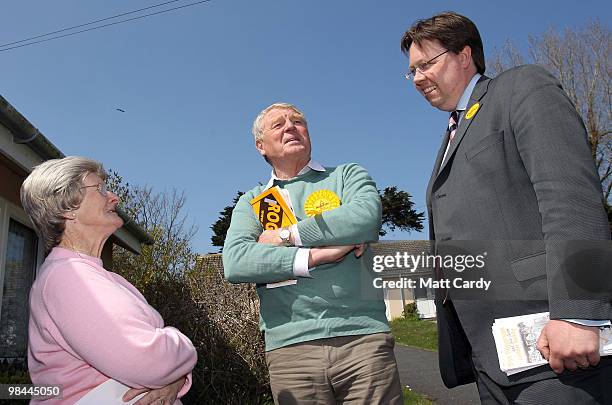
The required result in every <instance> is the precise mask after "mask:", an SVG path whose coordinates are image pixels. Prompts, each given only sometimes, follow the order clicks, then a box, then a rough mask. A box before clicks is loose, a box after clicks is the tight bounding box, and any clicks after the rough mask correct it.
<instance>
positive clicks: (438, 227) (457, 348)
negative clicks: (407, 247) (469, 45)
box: [427, 65, 612, 386]
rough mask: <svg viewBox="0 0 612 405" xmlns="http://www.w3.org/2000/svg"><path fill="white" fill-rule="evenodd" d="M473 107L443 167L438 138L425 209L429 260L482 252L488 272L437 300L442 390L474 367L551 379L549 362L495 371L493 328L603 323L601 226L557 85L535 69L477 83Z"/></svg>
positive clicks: (506, 381) (582, 149) (605, 236)
mask: <svg viewBox="0 0 612 405" xmlns="http://www.w3.org/2000/svg"><path fill="white" fill-rule="evenodd" d="M476 103H479V108H478V110H477V111H476V113H475V115H474V116H473V117H471V118H468V116H467V115H464V117H463V119H462V121H461V122H460V125H459V127H458V129H457V133H456V135H455V138H454V139H453V141H452V143H451V146H450V149H449V150H448V153H447V157H446V159H445V161H444V162H443V163H442V156H443V154H444V151H445V148H446V142H447V140H446V139H445V140H444V142H443V144H442V146H441V148H440V151H439V153H438V157H437V160H436V164H435V167H434V169H433V173H432V176H431V179H430V182H429V186H428V190H427V207H428V213H429V225H430V239H432V240H435V241H436V243H435V246H436V249H437V253H438V254H444V253H445V252H451V253H454V254H457V252H463V253H473V254H478V253H479V252H480V253H482V252H483V251H486V252H487V256H486V260H485V262H486V265H485V268H484V269H482V270H478V271H477V272H471V273H470V274H469V275H468V274H466V273H467V272H463V274H462V275H461V276H462V277H475V278H477V277H480V276H483V277H484V278H485V279H489V280H491V281H492V285H491V288H490V290H489V291H487V292H484V291H480V292H474V290H472V291H470V293H465V292H462V291H460V290H456V289H451V290H450V291H449V293H448V295H449V298H450V300H451V303H449V302H447V303H446V304H444V305H443V304H442V299H443V297H439V299H438V300H437V304H438V328H439V342H440V343H439V345H440V350H439V355H440V368H441V372H442V377H443V380H444V381H445V383H446V384H447V386H454V385H458V384H461V383H466V382H470V381H471V380H473V375H472V374H473V373H472V371H473V369H472V366H473V367H474V368H475V369H476V370H479V371H482V372H486V373H487V374H488V375H489V376H490V377H491V378H493V379H494V380H495V381H496V382H497V383H498V384H500V385H504V386H509V385H514V384H518V383H524V382H529V381H536V380H540V379H544V378H553V377H555V374H554V373H553V372H552V370H551V369H550V367H548V366H542V367H539V368H537V369H535V370H532V371H528V372H523V373H519V374H518V375H516V376H511V377H507V376H506V375H505V374H504V373H502V372H501V371H500V370H499V363H498V360H497V355H496V352H495V345H494V341H493V337H492V333H491V325H492V323H493V320H494V319H495V318H500V317H508V316H516V315H523V314H528V313H536V312H544V311H550V314H551V318H553V319H567V318H583V319H612V293H611V291H612V288H611V287H610V283H611V282H612V263H611V262H610V260H612V256H611V255H610V252H611V251H612V245H611V244H610V241H609V240H610V229H609V226H608V221H607V216H606V213H605V210H604V206H603V197H602V191H601V186H600V183H599V177H598V175H597V173H596V169H595V165H594V162H593V158H592V156H591V152H590V146H589V143H588V141H587V137H586V130H585V128H584V124H583V123H582V120H581V119H580V117H579V115H578V114H577V112H576V110H575V108H574V106H573V105H572V103H571V102H570V100H569V98H568V97H567V95H566V94H565V92H564V91H563V89H562V88H561V86H560V84H559V82H558V81H557V80H556V79H555V78H554V77H553V76H552V75H551V74H550V73H548V72H547V71H546V70H545V69H543V68H540V67H537V66H530V65H527V66H521V67H518V68H514V69H510V70H508V71H506V72H504V73H502V74H500V75H499V76H498V77H496V78H495V79H490V78H488V77H485V76H483V77H482V78H481V79H480V80H479V82H478V83H477V85H476V87H475V89H474V91H473V93H472V95H471V97H470V101H469V104H468V107H467V110H466V111H469V110H470V108H471V107H472V106H473V105H474V104H476ZM463 241H471V242H469V243H467V242H463ZM445 249H446V250H445ZM593 258H595V259H593ZM602 262H603V263H604V264H603V265H602ZM606 262H607V263H606ZM444 270H445V273H444V274H445V276H447V277H453V276H457V273H456V272H454V271H453V270H452V269H450V270H449V269H444ZM453 306H454V309H453Z"/></svg>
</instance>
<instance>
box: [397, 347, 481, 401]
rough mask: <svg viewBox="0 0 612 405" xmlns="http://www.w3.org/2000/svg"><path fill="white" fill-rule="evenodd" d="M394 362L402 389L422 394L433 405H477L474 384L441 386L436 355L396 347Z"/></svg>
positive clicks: (409, 348) (419, 350)
mask: <svg viewBox="0 0 612 405" xmlns="http://www.w3.org/2000/svg"><path fill="white" fill-rule="evenodd" d="M395 358H396V359H397V367H398V369H399V374H400V380H401V382H402V385H403V386H409V387H410V388H411V389H412V390H414V391H416V392H418V393H419V394H424V395H426V396H427V397H429V399H431V400H433V401H435V402H436V404H440V405H444V404H449V405H468V404H474V405H476V404H480V400H479V399H478V391H477V390H476V384H469V385H462V386H460V387H457V388H453V389H448V388H446V387H445V386H444V383H443V382H442V378H441V377H440V370H439V368H438V353H437V352H431V351H429V350H422V349H415V348H412V347H408V346H402V345H399V344H396V345H395Z"/></svg>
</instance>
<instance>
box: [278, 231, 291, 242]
mask: <svg viewBox="0 0 612 405" xmlns="http://www.w3.org/2000/svg"><path fill="white" fill-rule="evenodd" d="M278 236H279V237H280V238H281V241H282V243H281V244H282V245H283V246H291V241H290V240H289V238H291V231H290V230H289V229H288V228H281V230H280V233H279V234H278Z"/></svg>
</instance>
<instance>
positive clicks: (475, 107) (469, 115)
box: [465, 103, 480, 120]
mask: <svg viewBox="0 0 612 405" xmlns="http://www.w3.org/2000/svg"><path fill="white" fill-rule="evenodd" d="M479 108H480V103H476V104H474V105H473V106H471V107H470V109H469V110H468V112H466V113H465V119H466V120H470V119H472V117H474V115H476V113H477V112H478V109H479Z"/></svg>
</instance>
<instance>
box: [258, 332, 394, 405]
mask: <svg viewBox="0 0 612 405" xmlns="http://www.w3.org/2000/svg"><path fill="white" fill-rule="evenodd" d="M394 346H395V341H394V339H393V336H391V334H390V333H375V334H371V335H359V336H340V337H333V338H327V339H318V340H313V341H310V342H303V343H297V344H294V345H291V346H286V347H281V348H279V349H276V350H272V351H269V352H267V353H266V361H267V364H268V370H269V372H270V385H271V388H272V395H273V397H274V403H275V404H276V405H298V404H299V405H324V404H351V405H357V404H363V405H366V404H367V405H376V404H381V405H382V404H385V405H386V404H392V405H402V404H403V399H402V388H401V384H400V380H399V373H398V371H397V364H396V362H395V355H394V354H393V347H394Z"/></svg>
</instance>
